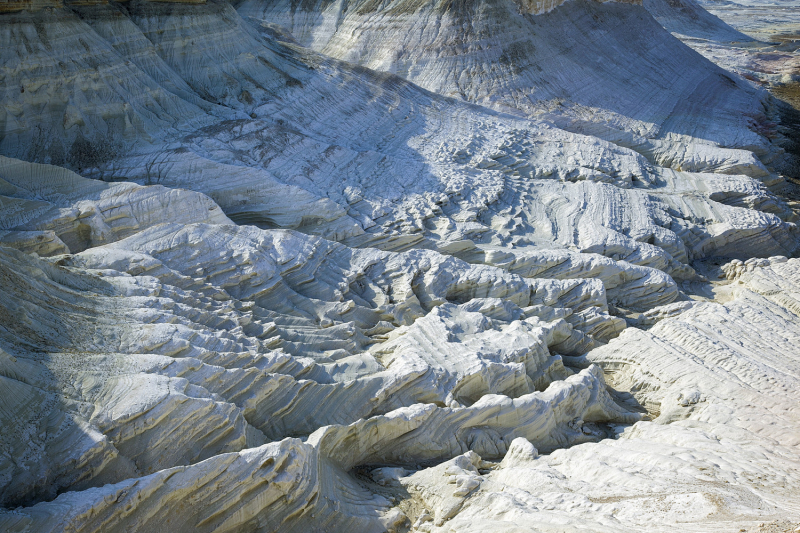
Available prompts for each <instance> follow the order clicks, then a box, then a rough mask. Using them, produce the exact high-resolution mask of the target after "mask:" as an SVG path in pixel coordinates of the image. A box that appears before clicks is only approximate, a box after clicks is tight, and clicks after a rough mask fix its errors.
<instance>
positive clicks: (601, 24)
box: [238, 0, 769, 175]
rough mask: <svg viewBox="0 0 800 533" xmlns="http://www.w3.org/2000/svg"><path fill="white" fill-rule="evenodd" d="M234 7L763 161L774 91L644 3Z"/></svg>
mask: <svg viewBox="0 0 800 533" xmlns="http://www.w3.org/2000/svg"><path fill="white" fill-rule="evenodd" d="M238 10H239V12H240V13H241V14H243V15H246V16H250V17H255V18H258V19H261V20H265V21H269V22H273V23H277V24H280V25H283V26H285V27H287V28H288V29H289V30H290V31H292V33H293V35H295V37H296V38H297V39H298V40H299V42H300V43H302V44H303V45H305V46H310V47H312V48H314V49H315V50H319V51H321V52H322V53H324V54H327V55H331V56H334V57H339V58H342V59H345V60H347V61H352V62H357V63H359V64H362V65H365V66H367V67H370V68H374V69H378V70H384V71H388V72H392V73H396V74H398V75H400V76H402V77H404V78H405V79H408V80H410V81H413V82H414V83H417V84H419V85H420V86H422V87H425V88H427V89H430V90H432V91H434V92H437V93H440V94H444V95H447V96H451V97H454V98H459V99H462V100H466V101H469V102H475V103H479V104H481V105H483V106H486V107H489V108H493V109H498V110H502V111H506V112H511V113H514V114H517V115H522V116H529V117H541V118H544V119H546V120H549V121H552V122H553V123H555V124H557V125H558V126H559V127H562V128H565V129H567V130H569V131H573V132H578V133H588V134H591V135H595V136H599V137H601V138H603V139H606V140H609V141H611V142H614V143H616V144H619V145H621V146H626V147H631V148H633V149H635V150H637V151H638V152H640V153H642V154H644V155H645V156H646V157H647V158H648V159H649V160H651V161H654V162H656V163H658V164H660V165H664V166H669V167H672V168H676V169H684V170H714V169H725V168H729V167H741V166H742V165H745V166H747V165H749V166H753V167H759V166H760V164H759V162H758V161H757V160H754V159H753V155H752V153H751V152H754V153H756V154H758V155H762V156H766V155H767V153H768V152H769V146H768V144H766V143H765V142H764V140H763V138H761V137H760V135H759V134H758V133H756V132H755V131H753V124H752V121H753V117H755V121H756V122H759V121H761V122H765V121H766V119H765V118H758V117H763V114H764V109H763V108H762V104H761V100H762V99H764V98H765V97H766V94H765V93H763V92H761V93H759V91H758V90H757V89H755V88H754V87H752V86H750V85H749V84H748V83H746V82H744V80H741V79H737V77H731V76H730V75H729V74H728V73H726V72H725V71H723V70H722V69H720V68H718V67H716V66H714V65H713V64H712V63H710V62H709V61H707V60H704V59H703V58H702V57H700V56H699V55H698V54H696V53H694V52H693V51H692V50H690V49H689V48H687V47H686V46H683V45H682V44H681V43H680V42H679V41H678V40H677V39H675V38H674V37H672V36H671V35H670V34H669V33H667V32H666V31H664V29H663V28H661V26H660V25H659V24H658V23H657V22H656V21H655V20H654V19H653V18H652V17H651V16H650V14H649V13H648V12H647V11H646V10H645V9H644V8H643V7H640V6H635V5H630V4H619V3H615V2H608V3H602V4H601V3H597V2H591V1H580V2H570V3H564V4H561V5H558V6H557V7H556V6H554V8H553V9H552V10H550V11H548V12H547V13H542V14H531V13H528V12H526V11H525V10H521V9H520V7H519V6H518V5H517V3H515V2H513V1H508V0H492V1H482V2H469V3H463V4H452V3H437V2H418V3H408V2H406V3H404V2H398V3H388V4H380V5H379V4H376V3H370V2H361V3H355V4H353V3H348V4H347V5H344V4H341V3H337V2H321V3H317V4H313V5H312V4H308V5H306V4H303V5H302V6H295V5H294V4H292V3H291V2H283V1H274V0H246V1H244V2H242V3H240V4H238ZM712 110H713V111H712ZM742 150H746V151H742ZM733 172H734V173H736V172H737V170H734V171H733ZM738 172H742V170H741V169H739V170H738ZM745 172H746V171H745ZM747 173H750V172H747ZM751 175H754V174H751Z"/></svg>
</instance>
